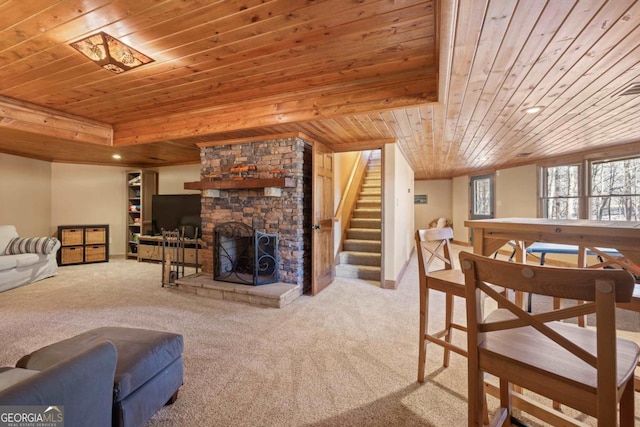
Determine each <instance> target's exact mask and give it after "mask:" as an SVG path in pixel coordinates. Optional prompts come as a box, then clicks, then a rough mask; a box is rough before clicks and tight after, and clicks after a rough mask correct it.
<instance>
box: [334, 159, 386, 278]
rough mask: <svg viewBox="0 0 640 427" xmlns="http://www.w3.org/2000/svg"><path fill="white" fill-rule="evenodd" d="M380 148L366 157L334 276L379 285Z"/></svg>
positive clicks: (380, 220)
mask: <svg viewBox="0 0 640 427" xmlns="http://www.w3.org/2000/svg"><path fill="white" fill-rule="evenodd" d="M381 170H382V167H381V160H380V151H374V152H373V153H371V156H370V157H369V162H368V163H367V168H366V171H365V176H364V182H363V183H362V187H361V188H360V193H359V195H358V200H357V204H356V208H355V209H354V210H353V214H352V216H351V221H350V225H349V228H348V229H347V233H346V234H347V235H346V239H345V241H344V244H343V250H342V251H341V252H340V254H339V264H338V265H337V266H336V276H337V277H344V278H351V279H363V280H367V281H370V282H375V284H376V285H378V286H380V275H381V267H380V263H381V259H382V257H381V251H382V249H381V240H382V234H381V230H382V186H381V182H382V181H381V176H380V173H381Z"/></svg>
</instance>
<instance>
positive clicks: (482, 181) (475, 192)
mask: <svg viewBox="0 0 640 427" xmlns="http://www.w3.org/2000/svg"><path fill="white" fill-rule="evenodd" d="M493 182H494V178H493V174H491V175H480V176H472V177H471V219H487V218H493V205H494V198H495V191H494V184H493Z"/></svg>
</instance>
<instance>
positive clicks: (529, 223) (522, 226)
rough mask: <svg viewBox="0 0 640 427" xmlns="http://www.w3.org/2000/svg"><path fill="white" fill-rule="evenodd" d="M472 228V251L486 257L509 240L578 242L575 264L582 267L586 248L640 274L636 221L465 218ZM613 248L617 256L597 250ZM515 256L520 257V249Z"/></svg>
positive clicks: (639, 236) (638, 225)
mask: <svg viewBox="0 0 640 427" xmlns="http://www.w3.org/2000/svg"><path fill="white" fill-rule="evenodd" d="M464 225H465V226H467V227H469V228H471V229H473V251H474V252H475V253H478V254H482V255H485V256H489V255H491V254H492V253H494V252H495V251H497V250H498V249H500V248H501V247H502V246H503V245H504V244H506V243H507V242H508V241H510V240H515V241H518V242H523V244H524V247H525V248H526V247H527V246H529V245H531V244H532V243H533V242H545V243H564V244H569V245H578V246H579V247H580V248H581V250H580V251H579V253H578V266H581V267H586V253H587V250H590V251H592V252H594V253H598V254H599V255H601V256H602V257H603V258H604V259H605V260H606V263H607V264H617V265H619V266H620V267H622V268H624V269H626V270H629V271H631V272H632V273H634V274H636V275H640V222H630V221H591V220H583V219H581V220H559V219H544V218H499V219H484V220H469V221H465V222H464ZM598 247H601V248H613V249H616V250H617V251H618V252H619V253H620V254H622V256H621V257H615V256H612V255H610V254H607V253H603V252H602V251H599V250H598ZM519 257H521V258H520V259H521V260H524V255H523V254H522V251H520V254H519Z"/></svg>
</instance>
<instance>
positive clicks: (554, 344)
mask: <svg viewBox="0 0 640 427" xmlns="http://www.w3.org/2000/svg"><path fill="white" fill-rule="evenodd" d="M460 263H461V266H462V270H463V272H464V275H465V289H466V297H467V328H468V333H467V345H468V347H467V348H468V349H469V354H468V369H469V378H468V381H469V406H468V410H469V419H468V423H469V426H474V427H480V426H482V421H483V415H482V414H483V406H484V405H483V398H482V396H483V389H484V380H483V376H484V373H488V374H491V375H493V376H495V377H498V378H499V380H500V409H499V410H498V412H497V414H496V416H495V418H494V420H493V422H492V425H502V426H508V425H510V420H511V392H512V391H511V390H512V388H511V385H517V386H521V387H522V388H524V389H527V390H531V391H532V392H534V393H537V394H539V395H542V396H545V397H547V398H549V399H552V400H553V401H557V402H560V403H562V404H565V405H567V406H569V407H572V408H574V409H576V410H578V411H580V412H582V413H585V414H588V415H591V416H593V417H596V418H597V420H598V426H600V427H604V426H616V425H620V426H623V427H632V426H633V425H634V396H633V394H634V392H633V380H632V379H633V371H634V368H635V366H636V363H637V362H638V358H639V357H640V348H639V347H638V345H637V344H636V343H634V342H632V341H628V340H625V339H621V338H617V337H616V325H615V307H616V302H622V303H626V302H630V301H631V296H632V292H633V287H634V280H633V277H632V276H631V275H630V274H629V273H628V272H626V271H623V270H593V269H576V268H554V267H545V266H534V265H523V264H518V263H509V262H504V261H498V260H493V259H490V258H486V257H483V256H480V255H475V254H470V253H465V252H461V253H460ZM490 285H493V286H496V285H497V286H502V287H505V288H508V289H513V290H515V291H520V292H533V293H536V294H541V295H547V296H550V297H560V298H563V299H571V300H583V301H585V304H582V305H575V306H572V307H567V308H563V309H551V310H550V311H548V312H544V313H539V314H531V313H528V312H526V311H525V310H523V309H522V308H520V307H518V306H517V305H515V304H514V303H512V302H511V301H510V300H509V299H507V298H505V297H504V296H503V295H502V294H499V293H497V292H495V290H494V289H493V288H492V287H491V286H490ZM483 296H486V297H488V298H492V299H494V300H496V301H497V303H498V305H499V306H500V307H501V308H500V309H498V310H494V311H492V312H491V313H490V314H488V315H487V316H485V313H483V311H482V306H483V304H482V301H481V299H482V298H483ZM591 313H595V316H596V329H595V330H593V329H590V328H581V327H578V326H577V325H574V324H570V323H564V322H560V320H565V319H570V318H575V317H577V316H581V315H585V314H591ZM618 404H619V406H620V414H619V424H618V413H617V408H618Z"/></svg>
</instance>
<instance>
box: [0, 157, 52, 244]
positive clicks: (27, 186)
mask: <svg viewBox="0 0 640 427" xmlns="http://www.w3.org/2000/svg"><path fill="white" fill-rule="evenodd" d="M0 201H1V202H0V224H7V225H15V226H16V228H17V230H18V233H19V234H20V235H21V236H23V237H38V236H50V235H53V233H54V231H55V229H54V228H52V227H51V220H50V218H51V163H49V162H43V161H40V160H33V159H28V158H25V157H18V156H12V155H9V154H2V153H0Z"/></svg>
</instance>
